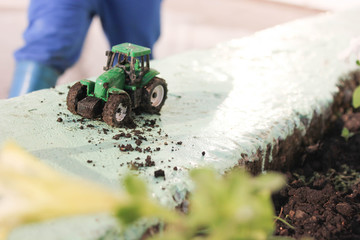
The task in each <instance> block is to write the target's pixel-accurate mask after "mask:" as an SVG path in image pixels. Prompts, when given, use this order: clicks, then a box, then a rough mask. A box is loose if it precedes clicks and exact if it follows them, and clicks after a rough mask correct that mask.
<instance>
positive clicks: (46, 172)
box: [0, 143, 126, 240]
mask: <svg viewBox="0 0 360 240" xmlns="http://www.w3.org/2000/svg"><path fill="white" fill-rule="evenodd" d="M0 196H1V197H0V239H1V240H3V239H6V237H7V235H8V233H9V232H10V231H11V230H12V229H13V228H15V227H17V226H19V225H21V224H25V223H31V222H39V221H44V220H47V219H52V218H56V217H62V216H68V215H78V214H88V213H97V212H112V211H114V210H115V209H116V207H117V206H119V204H121V202H123V201H125V200H126V199H125V196H121V197H120V196H119V195H118V194H115V193H113V192H112V191H110V190H108V189H106V188H104V187H102V186H98V185H97V184H95V183H90V182H87V181H85V180H82V179H78V178H74V177H69V176H66V175H63V174H61V173H59V172H57V171H55V170H53V169H52V168H50V167H48V166H46V165H45V164H43V163H41V162H40V161H38V160H37V159H36V158H34V157H33V156H31V155H30V154H28V153H27V152H25V151H24V150H23V149H21V148H20V147H18V146H16V145H15V144H11V143H10V144H7V145H6V146H5V147H4V149H3V150H2V151H1V153H0ZM125 202H126V201H125Z"/></svg>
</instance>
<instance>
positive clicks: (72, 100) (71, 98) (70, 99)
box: [66, 82, 87, 114]
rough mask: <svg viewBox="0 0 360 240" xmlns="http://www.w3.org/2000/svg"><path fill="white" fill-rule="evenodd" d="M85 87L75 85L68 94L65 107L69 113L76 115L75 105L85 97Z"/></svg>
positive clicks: (78, 83) (79, 83)
mask: <svg viewBox="0 0 360 240" xmlns="http://www.w3.org/2000/svg"><path fill="white" fill-rule="evenodd" d="M86 90H87V87H86V86H85V85H82V84H81V82H77V83H75V84H74V85H73V86H72V87H71V88H70V89H69V92H68V95H67V98H66V105H67V108H68V110H69V111H70V112H72V113H73V114H77V103H78V102H79V101H81V100H82V99H84V98H85V97H86V96H87V92H86Z"/></svg>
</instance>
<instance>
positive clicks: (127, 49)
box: [111, 43, 151, 57]
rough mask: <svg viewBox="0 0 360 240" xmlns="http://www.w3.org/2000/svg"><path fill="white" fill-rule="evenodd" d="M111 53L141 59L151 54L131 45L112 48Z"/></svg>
mask: <svg viewBox="0 0 360 240" xmlns="http://www.w3.org/2000/svg"><path fill="white" fill-rule="evenodd" d="M111 51H112V52H120V53H123V54H126V55H128V56H131V57H141V56H144V55H148V54H150V53H151V49H150V48H147V47H142V46H139V45H136V44H132V43H122V44H118V45H115V46H113V47H112V49H111Z"/></svg>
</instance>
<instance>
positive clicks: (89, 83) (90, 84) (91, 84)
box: [80, 79, 95, 96]
mask: <svg viewBox="0 0 360 240" xmlns="http://www.w3.org/2000/svg"><path fill="white" fill-rule="evenodd" d="M80 83H81V84H82V85H85V86H86V87H87V95H88V96H90V95H93V94H94V88H95V82H93V81H91V80H89V79H83V80H80Z"/></svg>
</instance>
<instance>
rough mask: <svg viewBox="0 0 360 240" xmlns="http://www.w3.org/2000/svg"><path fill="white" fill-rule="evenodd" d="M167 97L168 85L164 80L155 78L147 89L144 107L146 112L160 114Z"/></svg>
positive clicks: (145, 88)
mask: <svg viewBox="0 0 360 240" xmlns="http://www.w3.org/2000/svg"><path fill="white" fill-rule="evenodd" d="M166 97H167V84H166V82H165V80H164V79H162V78H158V77H154V78H153V79H152V80H151V81H150V82H149V83H148V84H147V85H146V86H145V87H144V93H143V98H142V107H143V108H144V111H145V112H148V113H159V112H160V110H161V108H162V106H163V105H164V103H165V100H166Z"/></svg>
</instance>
